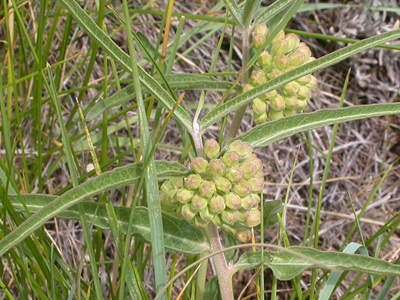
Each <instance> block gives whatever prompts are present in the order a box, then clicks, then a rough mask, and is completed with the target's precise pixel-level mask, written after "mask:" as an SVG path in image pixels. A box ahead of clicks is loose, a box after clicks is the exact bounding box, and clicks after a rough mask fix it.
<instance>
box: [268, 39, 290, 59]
mask: <svg viewBox="0 0 400 300" xmlns="http://www.w3.org/2000/svg"><path fill="white" fill-rule="evenodd" d="M288 48H289V43H288V42H287V40H285V39H280V40H279V41H276V42H275V43H273V44H272V47H271V55H272V56H278V55H281V54H285V53H286V52H287V49H288Z"/></svg>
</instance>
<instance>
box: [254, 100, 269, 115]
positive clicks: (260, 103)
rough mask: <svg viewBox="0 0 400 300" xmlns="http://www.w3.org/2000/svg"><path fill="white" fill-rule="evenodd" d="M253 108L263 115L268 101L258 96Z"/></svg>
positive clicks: (255, 111)
mask: <svg viewBox="0 0 400 300" xmlns="http://www.w3.org/2000/svg"><path fill="white" fill-rule="evenodd" d="M251 108H252V109H253V111H254V113H256V114H259V115H261V114H263V113H265V111H266V110H267V103H266V102H265V101H264V100H263V99H260V98H257V99H255V100H254V101H253V104H252V105H251Z"/></svg>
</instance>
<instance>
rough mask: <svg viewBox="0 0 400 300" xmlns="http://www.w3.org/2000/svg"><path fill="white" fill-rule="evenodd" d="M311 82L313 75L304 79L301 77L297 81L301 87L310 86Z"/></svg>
mask: <svg viewBox="0 0 400 300" xmlns="http://www.w3.org/2000/svg"><path fill="white" fill-rule="evenodd" d="M310 80H311V75H310V74H308V75H305V76H303V77H300V78H298V79H296V81H297V82H298V83H300V84H301V85H306V84H308V83H309V82H310Z"/></svg>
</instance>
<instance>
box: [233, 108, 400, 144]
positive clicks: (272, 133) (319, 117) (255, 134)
mask: <svg viewBox="0 0 400 300" xmlns="http://www.w3.org/2000/svg"><path fill="white" fill-rule="evenodd" d="M394 114H400V103H392V104H374V105H363V106H355V107H347V108H340V109H322V110H320V111H316V112H312V113H307V114H300V115H295V116H291V117H285V118H282V119H280V120H276V121H273V122H268V123H265V124H262V125H259V126H256V127H254V128H253V129H251V130H249V131H248V132H246V133H245V134H243V135H241V136H239V137H237V138H235V139H233V140H232V141H234V140H237V139H239V140H241V141H243V142H248V143H249V144H250V145H252V146H253V147H254V148H261V147H265V146H267V145H269V144H271V143H273V142H276V141H279V140H281V139H283V138H286V137H289V136H292V135H293V134H295V133H299V132H302V131H307V130H312V129H316V128H319V127H323V126H327V125H332V124H337V123H343V122H348V121H354V120H360V119H367V118H373V117H380V116H386V115H394ZM225 148H226V147H225Z"/></svg>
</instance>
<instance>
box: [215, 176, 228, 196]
mask: <svg viewBox="0 0 400 300" xmlns="http://www.w3.org/2000/svg"><path fill="white" fill-rule="evenodd" d="M214 182H215V187H216V188H217V190H218V191H219V192H221V193H224V194H226V193H229V191H230V190H231V188H232V183H231V182H230V181H229V180H228V179H226V178H224V177H218V178H217V179H216V180H215V181H214Z"/></svg>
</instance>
